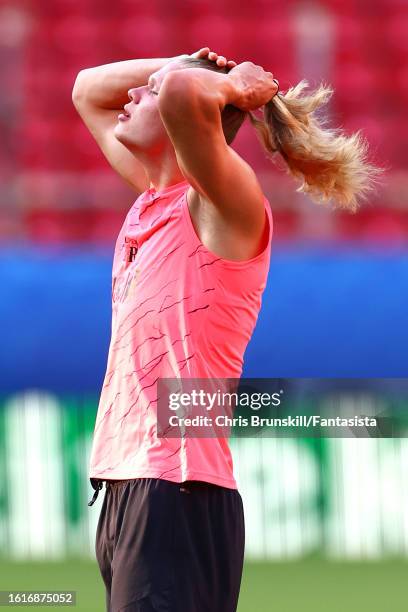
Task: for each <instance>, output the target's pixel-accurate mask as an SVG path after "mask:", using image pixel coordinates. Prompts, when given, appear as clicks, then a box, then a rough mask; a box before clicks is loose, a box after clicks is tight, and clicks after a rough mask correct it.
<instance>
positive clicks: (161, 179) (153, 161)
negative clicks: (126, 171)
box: [138, 148, 186, 191]
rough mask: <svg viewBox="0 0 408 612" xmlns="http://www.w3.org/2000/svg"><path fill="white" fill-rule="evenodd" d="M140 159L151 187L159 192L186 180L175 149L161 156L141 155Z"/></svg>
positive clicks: (164, 152) (162, 153) (163, 152)
mask: <svg viewBox="0 0 408 612" xmlns="http://www.w3.org/2000/svg"><path fill="white" fill-rule="evenodd" d="M138 158H139V160H140V161H141V163H142V164H143V166H144V169H145V172H146V176H147V178H148V180H149V183H150V185H149V187H153V188H154V189H156V190H157V191H159V190H160V189H165V188H166V187H169V186H170V185H175V184H176V183H180V182H181V181H185V180H186V179H185V177H184V175H183V174H182V172H181V170H180V168H179V166H178V164H177V159H176V155H175V153H174V149H173V148H172V150H171V151H169V150H167V151H162V152H161V155H146V154H145V155H143V156H141V155H140V154H139V155H138Z"/></svg>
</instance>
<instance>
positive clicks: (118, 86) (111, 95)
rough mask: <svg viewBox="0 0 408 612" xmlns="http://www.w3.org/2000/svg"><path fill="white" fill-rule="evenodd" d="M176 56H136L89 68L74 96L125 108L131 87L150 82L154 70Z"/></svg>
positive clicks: (77, 81) (80, 73)
mask: <svg viewBox="0 0 408 612" xmlns="http://www.w3.org/2000/svg"><path fill="white" fill-rule="evenodd" d="M174 59H175V58H173V57H167V58H159V57H155V58H151V59H134V60H125V61H121V62H114V63H112V64H103V65H102V66H96V67H95V68H86V69H84V70H81V72H79V74H78V76H77V78H76V81H75V84H74V88H73V91H72V97H73V99H74V100H77V101H80V100H81V99H86V101H87V103H91V104H92V105H94V106H98V107H100V108H106V109H121V108H123V106H124V104H126V102H129V96H128V94H127V92H128V90H129V89H131V88H132V87H140V86H142V85H146V84H147V81H148V79H149V76H150V75H151V74H152V73H153V72H156V71H157V70H160V68H162V67H163V66H164V65H165V64H167V63H168V62H170V61H172V60H174Z"/></svg>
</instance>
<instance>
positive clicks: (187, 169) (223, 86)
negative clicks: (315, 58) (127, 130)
mask: <svg viewBox="0 0 408 612" xmlns="http://www.w3.org/2000/svg"><path fill="white" fill-rule="evenodd" d="M276 91H277V85H276V83H275V82H274V80H273V75H272V74H271V73H270V72H265V71H264V70H263V69H262V68H261V67H260V66H256V65H255V64H252V62H243V63H242V64H239V65H238V66H236V67H234V68H233V69H232V70H230V72H229V73H228V74H223V73H219V72H214V71H211V70H205V69H203V68H189V69H187V70H186V69H183V70H174V71H171V72H168V73H167V74H166V75H165V77H164V79H163V82H162V85H161V87H160V92H159V110H160V114H161V117H162V120H163V122H164V125H165V127H166V130H167V132H168V134H169V136H170V138H171V140H172V143H173V146H174V148H175V151H176V155H177V161H178V165H179V167H180V169H181V170H182V172H183V174H184V176H185V177H186V178H187V179H188V181H189V183H190V184H191V185H192V187H193V188H194V189H195V190H196V191H197V192H199V194H200V195H201V196H202V197H204V198H205V200H206V201H208V202H209V203H210V204H212V205H213V206H215V207H216V208H217V209H218V210H219V211H220V212H221V213H222V216H223V218H224V219H226V220H228V222H229V223H230V224H231V226H232V225H234V226H235V228H236V229H240V231H241V232H242V233H243V234H246V235H248V234H253V233H254V232H255V233H258V234H259V231H260V228H262V227H263V224H264V218H265V213H264V204H263V198H264V196H263V192H262V190H261V187H260V185H259V183H258V179H257V177H256V175H255V172H254V171H253V170H252V168H251V167H250V166H249V164H247V163H246V161H245V160H243V159H242V158H241V157H240V156H239V155H238V153H236V152H235V151H234V150H233V149H232V148H231V147H230V146H229V145H228V144H227V142H226V140H225V137H224V133H223V129H222V123H221V112H222V110H223V109H224V108H225V106H226V105H227V104H231V105H233V106H236V107H237V108H240V109H241V110H244V111H248V110H252V109H255V108H259V107H260V106H262V105H264V104H265V103H266V102H267V101H268V100H270V99H271V98H273V96H274V95H275V94H276Z"/></svg>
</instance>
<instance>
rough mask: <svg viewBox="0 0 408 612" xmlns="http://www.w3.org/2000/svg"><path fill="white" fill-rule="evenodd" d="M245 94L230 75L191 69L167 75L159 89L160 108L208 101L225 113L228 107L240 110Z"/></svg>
mask: <svg viewBox="0 0 408 612" xmlns="http://www.w3.org/2000/svg"><path fill="white" fill-rule="evenodd" d="M242 95H243V91H242V90H241V89H240V88H239V87H238V86H237V83H236V82H235V80H234V79H233V78H231V76H230V75H229V74H228V73H227V74H224V73H221V72H215V71H212V70H203V69H202V68H189V69H188V70H174V71H171V72H169V73H168V74H166V76H165V77H164V79H163V83H162V85H161V87H160V94H159V107H161V108H164V107H166V106H171V107H173V109H174V110H176V107H177V106H179V107H180V106H182V107H185V106H186V105H187V106H191V105H197V104H199V105H201V104H203V103H205V102H208V103H210V104H214V105H217V106H218V107H219V110H220V111H222V110H223V108H224V107H225V106H226V105H227V104H232V105H234V106H237V107H239V104H240V100H241V99H242Z"/></svg>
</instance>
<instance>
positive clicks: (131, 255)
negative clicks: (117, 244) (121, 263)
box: [124, 236, 139, 264]
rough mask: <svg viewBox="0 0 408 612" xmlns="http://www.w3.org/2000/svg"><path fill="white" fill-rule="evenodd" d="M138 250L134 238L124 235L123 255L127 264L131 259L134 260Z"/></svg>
mask: <svg viewBox="0 0 408 612" xmlns="http://www.w3.org/2000/svg"><path fill="white" fill-rule="evenodd" d="M138 250H139V246H138V244H137V240H136V238H129V236H126V237H125V256H124V257H125V261H126V263H127V264H128V263H132V261H135V258H136V255H137V252H138Z"/></svg>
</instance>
